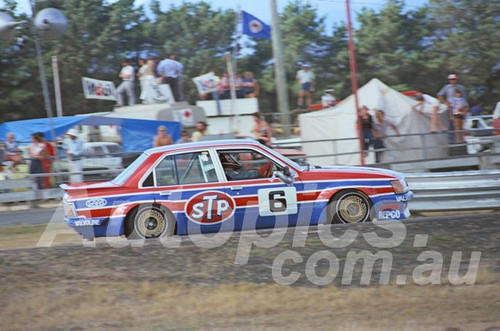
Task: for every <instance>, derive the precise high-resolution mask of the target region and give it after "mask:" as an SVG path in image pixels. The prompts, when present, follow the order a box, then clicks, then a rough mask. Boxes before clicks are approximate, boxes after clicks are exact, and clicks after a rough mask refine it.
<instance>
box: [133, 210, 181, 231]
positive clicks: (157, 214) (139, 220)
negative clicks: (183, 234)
mask: <svg viewBox="0 0 500 331" xmlns="http://www.w3.org/2000/svg"><path fill="white" fill-rule="evenodd" d="M126 229H127V238H130V239H149V238H160V237H163V236H171V235H173V234H174V230H175V222H174V221H173V219H172V218H171V217H169V216H168V215H167V212H166V211H164V210H163V209H161V208H160V207H157V206H142V207H139V209H138V210H137V211H136V212H135V213H134V215H132V217H131V218H130V219H129V220H128V222H127V224H126Z"/></svg>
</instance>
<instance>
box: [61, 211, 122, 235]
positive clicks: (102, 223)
mask: <svg viewBox="0 0 500 331" xmlns="http://www.w3.org/2000/svg"><path fill="white" fill-rule="evenodd" d="M64 221H65V222H66V224H67V225H68V226H69V227H71V228H73V229H74V230H75V231H76V232H78V233H79V234H80V235H82V236H83V237H84V238H97V237H116V236H121V235H122V234H123V217H96V218H85V217H68V216H66V217H65V218H64Z"/></svg>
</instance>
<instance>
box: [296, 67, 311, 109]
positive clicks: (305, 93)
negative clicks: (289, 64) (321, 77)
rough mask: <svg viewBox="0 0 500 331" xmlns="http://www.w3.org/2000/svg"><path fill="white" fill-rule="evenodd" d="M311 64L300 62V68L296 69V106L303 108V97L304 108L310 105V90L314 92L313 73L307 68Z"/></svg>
mask: <svg viewBox="0 0 500 331" xmlns="http://www.w3.org/2000/svg"><path fill="white" fill-rule="evenodd" d="M310 68H311V66H310V65H309V64H307V63H304V64H302V69H301V70H299V71H297V75H296V79H297V82H298V83H299V84H300V90H299V98H298V100H297V108H298V109H301V108H304V98H306V106H305V108H306V109H307V108H309V105H311V92H314V78H315V77H314V73H313V72H312V71H310V70H309V69H310Z"/></svg>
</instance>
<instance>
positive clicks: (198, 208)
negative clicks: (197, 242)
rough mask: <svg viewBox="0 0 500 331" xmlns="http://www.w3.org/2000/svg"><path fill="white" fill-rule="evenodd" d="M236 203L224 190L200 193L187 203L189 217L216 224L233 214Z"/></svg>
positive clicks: (199, 221)
mask: <svg viewBox="0 0 500 331" xmlns="http://www.w3.org/2000/svg"><path fill="white" fill-rule="evenodd" d="M235 207H236V203H235V202H234V200H233V198H231V196H229V195H227V194H226V193H224V192H219V191H209V192H203V193H198V194H196V195H195V196H193V197H192V198H191V199H189V201H188V202H187V204H186V208H185V212H186V215H187V217H188V218H189V219H190V220H191V221H193V222H196V223H201V224H216V223H220V222H222V221H225V220H227V219H228V218H230V217H231V216H233V213H234V208H235Z"/></svg>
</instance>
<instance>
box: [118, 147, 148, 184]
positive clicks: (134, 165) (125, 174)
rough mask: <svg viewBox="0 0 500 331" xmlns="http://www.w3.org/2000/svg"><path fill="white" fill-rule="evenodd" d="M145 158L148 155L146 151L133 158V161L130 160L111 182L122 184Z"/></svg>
mask: <svg viewBox="0 0 500 331" xmlns="http://www.w3.org/2000/svg"><path fill="white" fill-rule="evenodd" d="M147 158H148V155H147V154H146V153H143V154H141V155H140V156H139V157H138V158H137V159H135V161H134V162H132V163H131V164H130V165H129V166H128V167H127V168H126V169H125V170H123V171H122V173H121V174H119V175H118V176H117V177H116V178H115V179H113V180H112V181H111V182H112V183H113V184H117V185H123V184H124V183H125V182H126V181H127V179H128V178H129V177H130V175H132V174H133V173H134V172H135V171H136V170H137V169H138V168H139V167H140V166H141V165H142V163H143V162H144V161H145V160H146V159H147Z"/></svg>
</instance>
